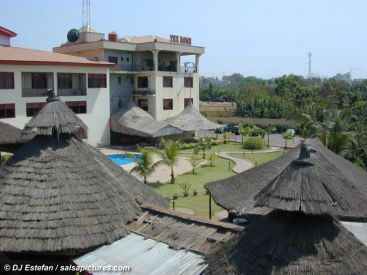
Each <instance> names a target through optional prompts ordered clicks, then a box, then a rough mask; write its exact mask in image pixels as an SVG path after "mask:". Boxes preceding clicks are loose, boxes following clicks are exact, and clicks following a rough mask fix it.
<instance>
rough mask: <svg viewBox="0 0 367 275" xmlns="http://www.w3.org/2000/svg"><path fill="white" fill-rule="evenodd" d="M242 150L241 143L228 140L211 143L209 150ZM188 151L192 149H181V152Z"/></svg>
mask: <svg viewBox="0 0 367 275" xmlns="http://www.w3.org/2000/svg"><path fill="white" fill-rule="evenodd" d="M242 150H243V147H242V144H241V143H239V142H229V143H227V144H219V145H213V146H212V148H211V149H210V150H209V151H212V152H218V151H222V152H241V151H242ZM185 151H189V152H192V151H193V149H187V150H182V152H185Z"/></svg>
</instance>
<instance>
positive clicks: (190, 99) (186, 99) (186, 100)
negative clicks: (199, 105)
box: [184, 98, 194, 108]
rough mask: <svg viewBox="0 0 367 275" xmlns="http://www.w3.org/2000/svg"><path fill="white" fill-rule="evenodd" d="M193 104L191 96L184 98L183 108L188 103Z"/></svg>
mask: <svg viewBox="0 0 367 275" xmlns="http://www.w3.org/2000/svg"><path fill="white" fill-rule="evenodd" d="M190 103H191V104H194V99H192V98H185V103H184V108H186V107H187V106H189V104H190Z"/></svg>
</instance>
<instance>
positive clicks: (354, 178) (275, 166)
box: [205, 139, 367, 220]
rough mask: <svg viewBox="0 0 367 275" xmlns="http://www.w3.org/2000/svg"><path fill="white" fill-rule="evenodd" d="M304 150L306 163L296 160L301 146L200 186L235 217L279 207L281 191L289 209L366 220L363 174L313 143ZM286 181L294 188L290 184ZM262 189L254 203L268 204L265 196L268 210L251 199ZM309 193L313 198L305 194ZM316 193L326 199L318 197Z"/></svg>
mask: <svg viewBox="0 0 367 275" xmlns="http://www.w3.org/2000/svg"><path fill="white" fill-rule="evenodd" d="M303 146H306V147H308V148H309V149H310V150H311V151H312V153H311V157H310V159H308V160H307V161H305V163H303V162H304V161H302V160H297V159H298V157H299V155H300V152H301V151H302V146H301V145H300V146H298V147H297V148H295V149H293V150H291V151H289V152H288V153H287V154H285V155H284V156H282V157H280V158H278V159H276V160H273V161H269V162H267V163H265V164H263V165H260V166H257V167H255V168H252V169H250V170H248V171H245V172H243V173H241V174H238V175H236V176H234V177H231V178H228V179H224V180H221V181H216V182H212V183H208V184H206V185H205V188H206V189H207V190H208V191H209V192H210V194H211V195H212V197H213V199H214V201H215V202H216V203H218V204H219V205H221V206H222V207H224V208H225V209H227V210H228V211H234V212H236V213H237V214H245V213H247V214H261V215H264V214H267V213H269V212H270V211H271V208H277V207H274V205H275V204H276V205H277V206H279V203H284V201H282V202H280V201H278V202H277V201H276V200H277V199H278V198H279V197H278V195H279V193H281V194H282V196H285V198H286V201H287V202H288V204H287V205H288V206H289V207H290V208H292V209H295V208H297V207H299V206H300V205H301V206H302V207H303V208H304V209H305V212H306V213H314V212H315V211H321V209H323V210H324V211H330V212H331V213H332V214H333V215H336V216H338V217H339V218H341V219H343V220H365V218H366V217H367V184H366V179H367V172H366V171H364V170H363V169H361V168H359V167H357V166H355V165H354V164H353V163H351V162H349V161H347V160H345V159H344V158H342V157H341V156H339V155H336V154H335V153H333V152H331V151H330V150H328V149H327V148H325V146H324V145H323V144H322V143H321V142H320V141H319V140H318V139H307V140H306V141H305V142H304V145H303ZM300 167H302V169H300ZM290 181H291V182H293V183H294V185H292V186H289V185H288V183H289V182H290ZM309 184H312V189H309V190H306V189H303V188H305V186H309ZM263 188H265V189H264V191H263V193H262V195H259V196H260V197H259V202H265V201H267V200H270V198H269V196H270V195H273V196H272V200H271V201H269V206H270V208H269V207H267V206H266V204H265V203H264V205H265V207H256V208H255V207H254V205H255V203H254V202H255V195H256V194H258V193H259V192H260V191H261V190H262V189H263ZM301 191H302V192H303V193H302V194H303V196H304V197H303V199H302V201H301V202H299V201H297V199H295V198H294V196H296V195H298V194H299V192H301ZM311 191H312V192H314V194H310V193H309V192H311ZM324 191H325V192H324ZM321 194H324V195H325V197H321ZM316 196H319V197H316ZM308 197H312V198H314V199H316V200H317V201H318V205H316V204H315V203H314V202H311V204H310V203H309V201H308ZM279 199H282V198H279ZM270 202H273V204H271V203H270ZM327 202H329V204H328V203H327ZM291 203H292V206H291ZM259 205H260V204H259ZM331 205H332V206H331ZM311 207H316V208H317V209H311ZM286 210H287V209H286ZM288 210H291V209H288Z"/></svg>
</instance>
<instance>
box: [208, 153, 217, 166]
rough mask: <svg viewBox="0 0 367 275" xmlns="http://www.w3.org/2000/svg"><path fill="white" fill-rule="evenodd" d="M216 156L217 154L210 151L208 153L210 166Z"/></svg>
mask: <svg viewBox="0 0 367 275" xmlns="http://www.w3.org/2000/svg"><path fill="white" fill-rule="evenodd" d="M217 158H218V156H217V155H216V154H215V153H214V152H212V153H211V154H210V155H209V163H210V166H211V167H213V166H214V165H213V162H214V161H215V160H216V159H217Z"/></svg>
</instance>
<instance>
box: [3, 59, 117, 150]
mask: <svg viewBox="0 0 367 275" xmlns="http://www.w3.org/2000/svg"><path fill="white" fill-rule="evenodd" d="M108 70H109V69H108V68H96V67H66V66H34V65H29V66H26V65H0V71H2V72H14V78H15V79H14V84H15V85H14V86H15V87H14V89H12V90H3V89H1V90H0V104H3V103H15V116H16V117H15V118H7V119H0V120H1V121H2V122H5V123H9V124H11V125H14V126H16V127H18V128H21V129H22V128H23V127H24V125H25V124H26V123H27V122H28V121H29V120H30V119H31V118H30V117H27V116H26V103H32V102H45V101H46V97H22V72H52V73H54V79H53V81H54V87H55V92H56V94H57V89H56V87H57V75H56V73H58V72H64V73H86V74H87V73H105V74H107V88H87V96H62V97H61V98H60V99H61V100H62V101H87V114H79V115H78V116H79V117H80V118H81V119H82V120H83V122H84V123H85V124H86V125H87V126H88V128H89V131H88V140H87V141H88V142H89V143H90V144H91V145H93V146H96V145H97V143H99V142H102V144H104V145H108V144H110V130H109V116H110V92H109V75H108ZM86 79H87V76H86Z"/></svg>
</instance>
